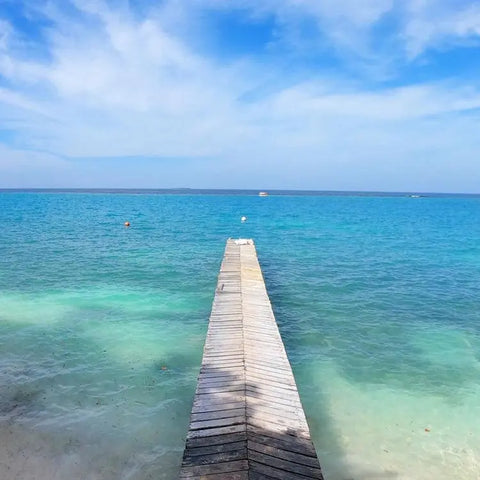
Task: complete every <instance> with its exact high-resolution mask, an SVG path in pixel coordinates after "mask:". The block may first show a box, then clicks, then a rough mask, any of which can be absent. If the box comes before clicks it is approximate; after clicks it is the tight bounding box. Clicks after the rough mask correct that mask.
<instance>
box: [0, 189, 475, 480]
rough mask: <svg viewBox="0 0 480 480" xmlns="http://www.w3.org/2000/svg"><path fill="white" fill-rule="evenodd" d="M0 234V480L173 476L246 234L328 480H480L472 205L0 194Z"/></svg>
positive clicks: (459, 202) (442, 201) (435, 201)
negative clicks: (221, 296) (231, 244)
mask: <svg viewBox="0 0 480 480" xmlns="http://www.w3.org/2000/svg"><path fill="white" fill-rule="evenodd" d="M242 215H246V216H247V217H248V221H247V222H246V223H244V224H242V223H241V222H240V217H241V216H242ZM126 220H129V221H130V222H131V225H132V226H131V227H130V228H128V229H127V228H124V226H123V223H124V222H125V221H126ZM0 226H1V228H0V477H1V478H5V479H10V478H22V479H29V478H32V479H34V478H35V479H43V478H45V479H47V478H48V479H64V478H82V479H102V480H104V479H118V478H125V479H149V478H152V479H153V478H155V479H174V478H175V477H176V474H177V473H178V468H179V464H180V460H181V455H182V451H183V441H184V436H185V432H186V429H187V425H188V419H189V418H188V417H189V413H190V408H191V402H192V398H193V393H194V390H195V382H196V375H197V372H198V368H199V364H200V361H201V355H202V348H203V341H204V336H205V332H206V328H207V321H208V316H209V311H210V306H211V301H212V298H213V292H214V288H215V284H216V276H217V273H218V269H219V266H220V262H221V258H222V254H223V250H224V246H225V240H226V239H227V238H228V237H252V238H254V239H255V242H256V245H257V249H258V253H259V259H260V263H261V265H262V269H263V272H264V275H265V280H266V284H267V289H268V291H269V294H270V297H271V300H272V303H273V306H274V311H275V314H276V318H277V321H278V323H279V326H280V330H281V333H282V336H283V338H284V341H285V345H286V348H287V351H288V354H289V357H290V360H291V362H292V366H293V368H294V372H295V375H296V378H297V382H298V386H299V390H300V393H301V397H302V401H303V403H304V406H305V410H306V413H307V417H308V420H309V424H310V427H311V432H312V437H313V440H314V442H315V445H316V447H317V450H318V453H319V457H320V461H321V463H322V467H323V469H324V472H325V476H326V479H327V480H347V479H355V480H360V479H364V480H367V479H373V478H375V479H405V480H406V479H409V480H412V479H418V480H430V479H436V480H438V479H450V478H462V479H465V480H470V479H478V476H479V472H480V447H479V445H480V309H479V307H478V298H480V199H476V198H470V199H462V198H415V199H414V198H401V197H400V198H389V197H384V198H380V197H353V196H352V197H345V196H343V197H335V196H325V197H322V196H305V197H301V196H298V197H295V196H278V197H277V196H270V197H267V198H259V197H255V196H227V195H224V196H220V195H213V196H212V195H205V196H200V195H191V196H188V195H185V196H183V195H112V194H40V193H0ZM15 475H16V476H15Z"/></svg>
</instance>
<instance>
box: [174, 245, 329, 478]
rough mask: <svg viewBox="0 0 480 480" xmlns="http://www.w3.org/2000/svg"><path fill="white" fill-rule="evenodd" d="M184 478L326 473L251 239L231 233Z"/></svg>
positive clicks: (211, 321)
mask: <svg viewBox="0 0 480 480" xmlns="http://www.w3.org/2000/svg"><path fill="white" fill-rule="evenodd" d="M180 478H181V479H186V478H188V479H205V480H217V479H218V480H220V479H223V480H243V479H257V480H260V479H265V480H268V479H283V480H286V479H292V480H295V479H303V480H305V479H309V478H316V479H323V477H322V472H321V469H320V464H319V462H318V458H317V454H316V452H315V448H314V446H313V444H312V441H311V439H310V433H309V430H308V425H307V421H306V419H305V414H304V412H303V408H302V404H301V403H300V398H299V395H298V392H297V387H296V384H295V379H294V377H293V374H292V370H291V367H290V363H289V361H288V358H287V355H286V353H285V348H284V346H283V342H282V339H281V337H280V333H279V331H278V327H277V324H276V321H275V318H274V316H273V312H272V308H271V305H270V301H269V299H268V295H267V291H266V289H265V284H264V281H263V276H262V272H261V269H260V266H259V263H258V260H257V255H256V251H255V246H254V244H253V241H252V240H228V241H227V246H226V249H225V256H224V258H223V262H222V266H221V269H220V274H219V277H218V285H217V289H216V293H215V299H214V301H213V307H212V313H211V316H210V323H209V327H208V334H207V339H206V342H205V348H204V354H203V361H202V367H201V370H200V374H199V376H198V385H197V390H196V393H195V399H194V402H193V408H192V415H191V421H190V427H189V431H188V434H187V440H186V445H185V451H184V455H183V462H182V468H181V471H180Z"/></svg>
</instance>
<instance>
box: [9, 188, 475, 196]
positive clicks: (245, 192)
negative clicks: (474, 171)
mask: <svg viewBox="0 0 480 480" xmlns="http://www.w3.org/2000/svg"><path fill="white" fill-rule="evenodd" d="M263 191H266V192H268V196H305V197H324V196H326V197H352V196H353V197H412V196H413V197H415V198H422V197H434V198H446V197H455V198H480V193H443V192H418V191H410V192H380V191H347V190H265V189H264V190H263ZM259 192H260V190H253V189H201V188H0V193H79V194H86V193H87V194H124V195H128V194H130V195H132V194H137V195H229V196H230V195H232V196H258V194H259Z"/></svg>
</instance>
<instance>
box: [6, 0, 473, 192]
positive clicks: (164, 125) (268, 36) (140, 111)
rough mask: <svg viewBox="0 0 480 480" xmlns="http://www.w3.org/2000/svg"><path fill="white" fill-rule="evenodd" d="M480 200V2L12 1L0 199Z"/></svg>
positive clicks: (8, 7)
mask: <svg viewBox="0 0 480 480" xmlns="http://www.w3.org/2000/svg"><path fill="white" fill-rule="evenodd" d="M18 187H24V188H42V187H48V188H62V187H72V188H73V187H76V188H81V187H85V188H94V187H97V188H102V187H108V188H114V187H125V188H128V187H131V188H142V187H144V188H177V187H190V188H252V189H259V190H268V189H311V190H370V191H372V190H373V191H409V192H410V191H412V192H414V191H419V192H459V193H480V2H479V1H478V0H476V1H470V0H342V1H338V0H261V1H258V0H242V1H238V0H190V1H187V0H130V1H128V0H116V1H111V2H109V1H106V0H58V1H57V0H31V1H30V0H0V188H18Z"/></svg>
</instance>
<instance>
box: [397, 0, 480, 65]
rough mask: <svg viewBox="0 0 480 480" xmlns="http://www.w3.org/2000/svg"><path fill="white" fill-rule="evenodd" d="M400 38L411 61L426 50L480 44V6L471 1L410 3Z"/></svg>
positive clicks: (442, 0)
mask: <svg viewBox="0 0 480 480" xmlns="http://www.w3.org/2000/svg"><path fill="white" fill-rule="evenodd" d="M406 13H407V15H406V19H405V27H404V30H403V37H404V38H405V41H406V51H407V54H408V56H409V57H410V58H415V57H417V56H419V55H421V54H422V53H424V52H425V51H426V50H428V49H432V48H433V49H437V48H445V47H446V46H448V45H458V44H460V45H461V44H465V43H466V42H467V43H468V42H470V43H471V42H476V44H477V45H478V44H480V5H479V4H478V2H477V1H471V0H467V1H466V0H409V2H408V3H407V4H406Z"/></svg>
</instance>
